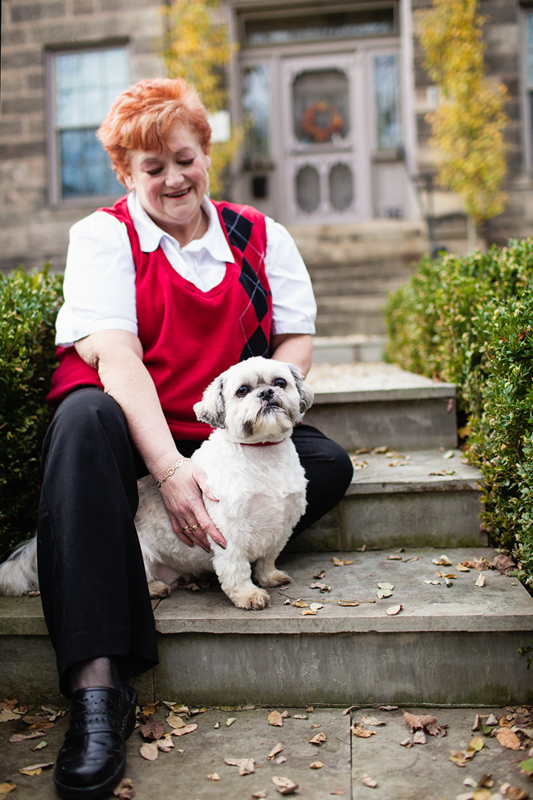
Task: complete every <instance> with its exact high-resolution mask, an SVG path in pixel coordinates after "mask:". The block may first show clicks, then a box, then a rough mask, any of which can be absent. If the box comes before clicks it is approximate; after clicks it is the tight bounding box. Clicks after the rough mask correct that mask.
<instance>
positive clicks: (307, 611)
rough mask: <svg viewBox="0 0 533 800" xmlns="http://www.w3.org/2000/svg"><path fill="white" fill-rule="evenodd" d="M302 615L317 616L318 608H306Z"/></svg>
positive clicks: (301, 612)
mask: <svg viewBox="0 0 533 800" xmlns="http://www.w3.org/2000/svg"><path fill="white" fill-rule="evenodd" d="M300 614H301V615H302V617H316V609H314V608H304V610H303V611H300Z"/></svg>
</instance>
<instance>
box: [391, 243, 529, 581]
mask: <svg viewBox="0 0 533 800" xmlns="http://www.w3.org/2000/svg"><path fill="white" fill-rule="evenodd" d="M385 317H386V322H387V328H388V334H389V344H388V350H387V357H388V359H389V360H390V361H393V362H395V363H398V364H399V365H400V366H402V367H403V368H404V369H408V370H412V371H414V372H418V373H420V374H423V375H427V376H428V377H436V378H440V379H442V380H446V381H451V382H454V383H456V384H457V387H458V396H459V408H460V412H461V413H462V414H463V415H464V416H466V419H467V430H468V429H469V430H470V437H469V440H468V443H467V451H468V452H469V455H470V459H471V461H472V462H473V463H474V464H476V465H477V466H479V467H480V469H481V471H482V474H483V477H484V483H485V496H484V502H485V510H484V512H483V522H484V525H485V527H486V528H487V529H488V530H489V532H490V534H491V537H492V541H493V542H494V544H496V545H497V546H500V547H503V548H506V549H509V550H512V551H513V552H514V554H515V555H516V556H518V558H519V560H520V565H521V577H522V579H523V580H525V581H526V582H529V583H530V584H533V519H531V513H533V512H532V500H533V411H532V409H533V389H532V378H533V360H532V356H533V334H532V327H531V326H533V239H527V240H524V241H511V242H510V243H509V246H508V247H506V248H503V249H499V248H496V247H493V248H491V250H490V251H489V252H488V253H486V254H481V253H479V252H476V253H473V254H471V255H469V256H467V257H464V258H459V257H457V256H453V255H451V256H446V257H445V258H443V259H442V260H439V261H431V260H430V259H429V258H426V259H424V260H423V261H422V262H421V264H420V265H419V267H418V269H417V271H416V273H415V274H414V275H413V277H412V278H411V280H410V281H409V282H408V283H407V284H405V285H404V286H402V287H400V289H398V290H397V291H396V292H395V293H393V294H392V295H390V297H389V299H388V302H387V306H386V310H385Z"/></svg>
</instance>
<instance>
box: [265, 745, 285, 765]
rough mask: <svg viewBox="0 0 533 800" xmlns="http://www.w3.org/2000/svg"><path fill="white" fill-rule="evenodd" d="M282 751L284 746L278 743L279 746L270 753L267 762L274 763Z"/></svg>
mask: <svg viewBox="0 0 533 800" xmlns="http://www.w3.org/2000/svg"><path fill="white" fill-rule="evenodd" d="M282 750H283V745H282V744H281V742H278V743H277V745H276V746H275V747H273V748H272V750H271V751H270V753H269V754H268V755H267V761H272V760H273V759H274V758H275V756H277V755H278V753H281V751H282Z"/></svg>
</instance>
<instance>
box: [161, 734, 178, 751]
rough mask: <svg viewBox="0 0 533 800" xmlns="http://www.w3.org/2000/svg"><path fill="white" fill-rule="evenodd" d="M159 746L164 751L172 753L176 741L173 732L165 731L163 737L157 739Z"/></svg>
mask: <svg viewBox="0 0 533 800" xmlns="http://www.w3.org/2000/svg"><path fill="white" fill-rule="evenodd" d="M157 748H158V750H161V752H163V753H170V751H171V750H174V742H173V741H172V734H171V733H165V735H164V737H163V738H162V739H158V740H157Z"/></svg>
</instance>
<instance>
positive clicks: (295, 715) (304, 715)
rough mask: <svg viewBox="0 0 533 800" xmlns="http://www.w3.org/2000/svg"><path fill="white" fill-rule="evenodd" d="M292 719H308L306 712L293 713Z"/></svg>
mask: <svg viewBox="0 0 533 800" xmlns="http://www.w3.org/2000/svg"><path fill="white" fill-rule="evenodd" d="M293 719H309V717H308V716H307V714H294V715H293Z"/></svg>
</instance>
